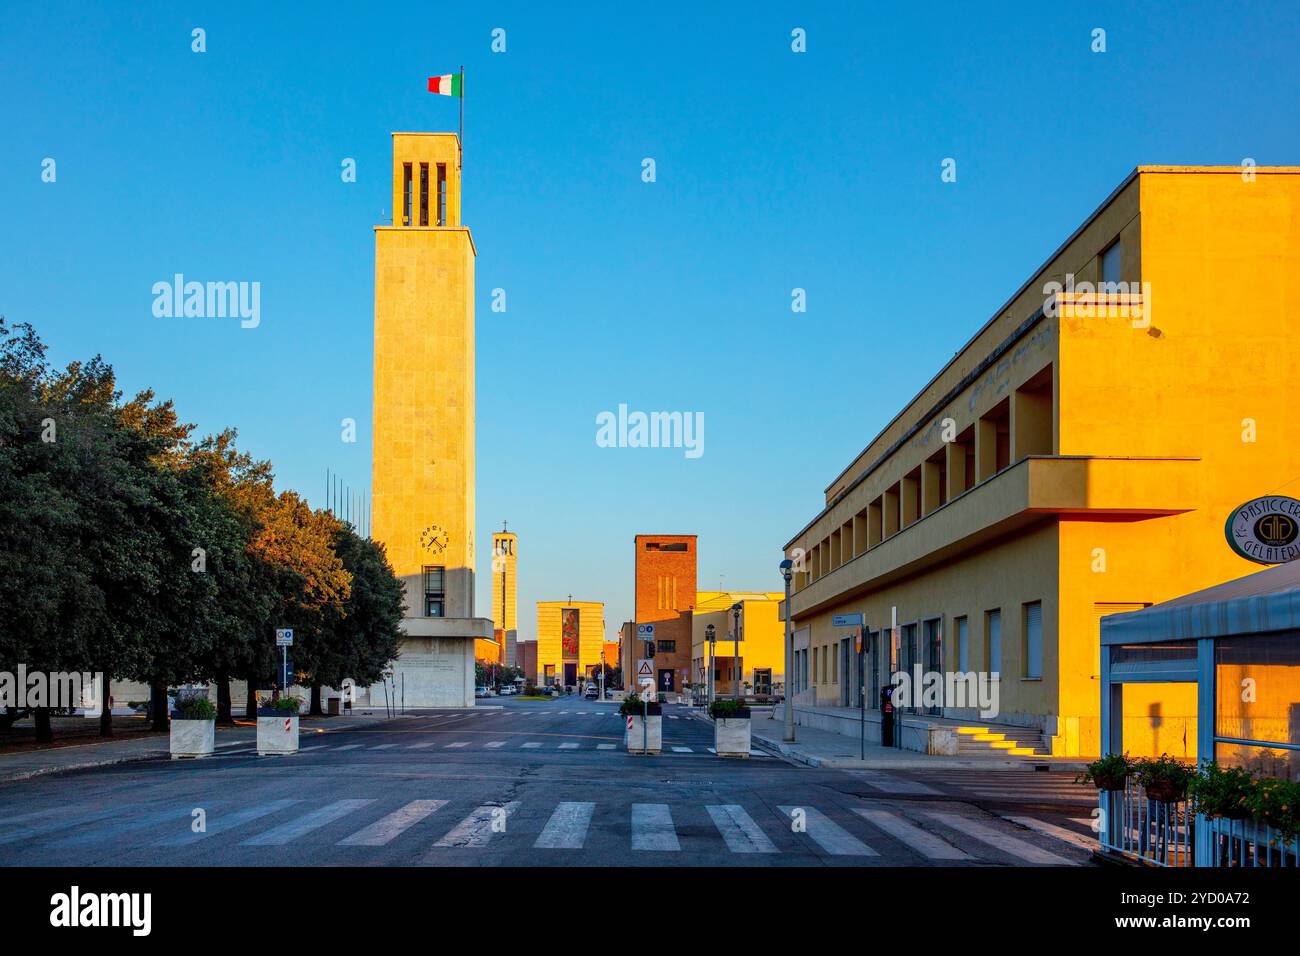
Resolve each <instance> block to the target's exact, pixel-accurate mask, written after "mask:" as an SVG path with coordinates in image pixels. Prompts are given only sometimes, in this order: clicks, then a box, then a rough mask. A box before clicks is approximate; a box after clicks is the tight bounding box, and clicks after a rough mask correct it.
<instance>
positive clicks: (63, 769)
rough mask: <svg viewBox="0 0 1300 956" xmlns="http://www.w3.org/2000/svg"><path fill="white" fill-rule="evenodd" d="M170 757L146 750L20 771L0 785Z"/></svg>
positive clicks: (159, 751) (162, 753) (3, 780)
mask: <svg viewBox="0 0 1300 956" xmlns="http://www.w3.org/2000/svg"><path fill="white" fill-rule="evenodd" d="M167 756H170V754H169V752H168V751H166V750H148V751H145V752H144V753H138V754H126V755H124V756H120V757H109V758H105V759H103V760H84V761H82V762H81V763H74V764H64V765H61V766H56V767H34V768H33V769H31V770H20V771H18V772H17V773H13V774H9V775H7V776H4V777H0V784H6V783H17V782H19V781H21V780H31V779H32V778H34V777H48V776H50V775H51V774H56V773H67V772H70V771H73V770H91V769H93V768H95V767H111V766H113V765H114V764H120V763H142V762H143V761H146V760H159V759H161V758H163V757H167Z"/></svg>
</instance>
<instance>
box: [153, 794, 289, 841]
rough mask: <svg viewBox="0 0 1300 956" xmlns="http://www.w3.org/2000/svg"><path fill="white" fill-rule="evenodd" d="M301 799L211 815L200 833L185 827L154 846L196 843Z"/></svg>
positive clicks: (268, 803)
mask: <svg viewBox="0 0 1300 956" xmlns="http://www.w3.org/2000/svg"><path fill="white" fill-rule="evenodd" d="M301 802H302V801H301V800H293V799H285V800H271V801H269V802H267V803H258V804H254V805H253V806H251V807H245V808H244V809H243V810H236V811H235V812H234V813H227V814H222V815H221V816H216V817H211V818H209V819H208V821H207V829H206V830H204V831H203V832H201V833H194V832H193V831H191V830H189V829H188V828H187V829H186V832H184V833H182V834H180V835H178V836H174V837H169V838H167V839H165V840H159V841H158V842H157V843H155V844H154V846H187V845H189V844H191V843H197V842H198V841H199V840H203V839H206V838H207V837H210V836H216V835H217V834H218V833H225V832H226V831H227V830H233V829H235V828H236V827H242V826H243V825H244V824H245V823H251V822H252V821H253V820H256V819H258V818H260V817H264V816H267V815H268V814H271V813H277V812H278V811H280V810H284V809H287V808H288V807H291V806H293V805H294V804H295V803H301Z"/></svg>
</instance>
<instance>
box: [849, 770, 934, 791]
mask: <svg viewBox="0 0 1300 956" xmlns="http://www.w3.org/2000/svg"><path fill="white" fill-rule="evenodd" d="M853 776H855V777H861V778H862V779H863V780H865V781H866V782H867V785H868V786H870V787H871V788H873V789H875V790H879V791H881V792H882V793H912V794H927V795H930V796H937V795H938V793H939V791H938V790H936V789H934V788H933V787H927V786H926V785H925V784H923V783H917V782H916V781H915V780H906V779H904V778H902V777H895V776H893V775H892V774H887V773H882V772H881V771H879V770H855V771H853Z"/></svg>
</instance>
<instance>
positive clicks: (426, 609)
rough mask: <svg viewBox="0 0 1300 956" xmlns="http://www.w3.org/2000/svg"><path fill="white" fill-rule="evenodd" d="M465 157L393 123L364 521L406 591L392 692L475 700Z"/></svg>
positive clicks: (447, 138) (470, 279)
mask: <svg viewBox="0 0 1300 956" xmlns="http://www.w3.org/2000/svg"><path fill="white" fill-rule="evenodd" d="M459 157H460V143H459V141H458V139H457V137H456V136H455V135H454V134H452V133H394V134H393V201H392V209H393V223H392V225H391V226H388V225H381V226H376V227H375V383H374V388H375V396H374V401H375V406H374V421H375V426H374V450H373V451H374V454H373V459H374V463H373V475H372V485H373V494H374V505H373V507H374V513H373V525H372V528H373V534H374V537H375V538H376V539H378V540H379V541H381V542H383V543H384V545H385V546H386V547H387V550H388V560H389V561H390V562H391V563H392V565H393V570H394V571H395V572H396V573H397V576H398V577H399V578H400V579H401V581H402V584H403V586H404V587H405V590H406V617H405V620H404V621H403V630H404V632H405V635H406V636H405V639H404V640H403V642H402V649H401V656H400V657H399V658H398V660H397V661H395V662H394V664H393V678H392V683H391V686H390V693H393V694H397V695H398V696H399V698H401V699H404V700H405V703H406V705H407V706H473V703H474V641H475V640H476V639H485V640H491V638H492V622H491V621H490V620H487V619H485V618H476V617H475V616H474V255H475V252H474V241H473V239H472V238H471V237H470V233H469V230H468V229H467V228H465V227H464V226H462V225H461V222H460V161H459ZM376 690H377V691H378V692H379V694H380V695H381V696H382V693H383V690H382V688H376ZM372 697H373V695H372Z"/></svg>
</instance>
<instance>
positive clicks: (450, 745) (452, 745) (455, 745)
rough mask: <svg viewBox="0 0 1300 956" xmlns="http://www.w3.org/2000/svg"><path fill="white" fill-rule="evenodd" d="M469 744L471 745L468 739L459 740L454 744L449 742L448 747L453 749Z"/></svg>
mask: <svg viewBox="0 0 1300 956" xmlns="http://www.w3.org/2000/svg"><path fill="white" fill-rule="evenodd" d="M468 746H469V741H468V740H458V741H456V742H455V743H454V744H447V749H448V750H452V749H454V748H456V747H468Z"/></svg>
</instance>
